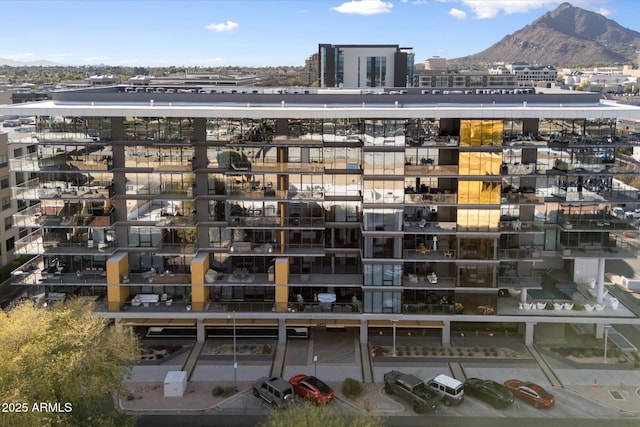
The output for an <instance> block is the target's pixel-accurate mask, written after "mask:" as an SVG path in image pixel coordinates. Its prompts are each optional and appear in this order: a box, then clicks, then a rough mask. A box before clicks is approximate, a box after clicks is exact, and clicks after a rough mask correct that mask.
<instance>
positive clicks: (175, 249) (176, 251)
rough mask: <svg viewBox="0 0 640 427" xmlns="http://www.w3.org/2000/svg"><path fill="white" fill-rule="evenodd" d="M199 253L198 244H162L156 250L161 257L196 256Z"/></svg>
mask: <svg viewBox="0 0 640 427" xmlns="http://www.w3.org/2000/svg"><path fill="white" fill-rule="evenodd" d="M197 251H198V242H197V241H195V242H184V243H175V242H160V244H159V245H158V246H156V248H155V254H156V255H161V256H170V255H173V256H180V255H195V253H196V252H197Z"/></svg>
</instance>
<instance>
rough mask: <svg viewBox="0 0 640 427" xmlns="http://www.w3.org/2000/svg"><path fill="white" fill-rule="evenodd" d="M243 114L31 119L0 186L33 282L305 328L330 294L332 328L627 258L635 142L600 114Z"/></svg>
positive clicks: (374, 68)
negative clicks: (557, 267)
mask: <svg viewBox="0 0 640 427" xmlns="http://www.w3.org/2000/svg"><path fill="white" fill-rule="evenodd" d="M385 67H386V64H385V61H384V58H383V57H369V58H367V70H368V71H367V79H368V82H369V83H371V84H372V85H373V84H375V85H378V86H379V85H384V84H385V78H386V77H385V73H386V71H385ZM196 95H197V94H194V96H196ZM300 96H303V95H300ZM304 96H306V95H304ZM372 96H373V95H372ZM244 105H246V103H245V104H244ZM78 108H79V111H78V114H80V113H82V111H81V110H82V109H81V108H80V107H78ZM141 108H142V107H141ZM243 108H246V113H247V114H246V115H247V116H250V117H243V113H242V111H239V112H237V114H236V113H234V114H233V116H232V117H227V116H226V115H229V114H230V113H229V112H228V111H226V112H225V113H224V114H219V116H217V114H216V112H215V111H214V110H212V111H211V112H210V117H202V113H201V112H197V113H196V112H194V114H193V117H191V116H189V115H187V114H186V113H185V114H184V115H183V116H181V115H180V114H179V113H177V112H176V111H171V114H167V116H171V117H162V115H161V114H158V117H143V116H131V117H128V116H114V117H91V116H88V117H81V116H78V117H66V116H64V117H63V116H50V115H42V116H38V117H37V121H36V123H37V129H36V135H37V138H38V141H37V143H36V144H35V150H33V151H32V152H28V153H25V154H24V155H23V156H20V157H17V158H15V159H12V160H11V170H12V172H13V173H16V174H23V175H24V176H28V177H29V179H25V180H21V181H18V180H16V181H15V182H17V184H16V185H15V186H14V187H12V191H13V196H14V198H15V199H17V200H18V201H20V202H21V203H23V205H24V207H25V209H23V210H21V211H20V212H19V213H18V214H16V215H15V216H14V219H13V222H14V226H16V227H20V228H21V229H24V230H28V231H27V232H25V233H24V234H23V237H22V238H21V239H19V240H17V241H16V243H15V247H16V253H18V254H29V255H34V256H35V257H36V258H34V260H35V261H33V262H34V263H36V265H37V271H38V277H37V278H36V279H35V280H34V282H33V285H34V286H41V287H45V288H46V290H47V291H48V292H65V293H68V294H79V295H89V294H95V295H100V296H106V295H107V293H108V292H111V291H109V290H108V289H107V283H109V287H111V286H113V287H115V288H117V289H118V293H117V294H109V298H110V300H109V303H110V305H109V307H110V310H114V311H115V310H120V309H121V308H122V307H123V306H127V307H128V306H129V305H131V303H132V301H134V300H135V297H136V296H137V295H140V294H155V295H165V294H166V295H169V296H173V297H174V299H175V301H176V302H177V301H178V300H179V301H182V302H183V303H184V304H185V305H186V304H189V307H190V308H191V304H193V309H194V310H198V311H204V310H214V309H222V308H221V307H227V309H229V307H233V309H234V310H236V311H246V312H252V311H260V312H275V313H279V312H289V311H288V310H304V311H310V312H312V313H313V312H314V310H318V308H316V306H317V307H320V303H319V302H317V301H315V298H316V297H317V295H318V294H329V295H331V296H332V297H331V298H334V297H335V300H333V301H332V304H334V305H333V306H330V308H329V310H337V312H340V313H343V312H344V313H354V312H365V313H397V314H401V313H406V314H425V315H428V314H438V315H447V316H448V315H451V316H454V315H456V314H492V313H495V312H496V310H497V309H498V306H499V300H498V294H499V291H500V290H505V289H512V288H516V289H520V290H522V289H539V288H540V287H541V279H540V274H539V272H540V271H541V270H542V268H543V266H544V265H545V262H546V260H545V259H544V257H545V256H546V257H548V258H549V259H552V260H556V258H557V257H561V258H562V259H563V260H564V264H565V265H566V266H567V268H568V269H569V270H570V274H572V275H574V276H575V275H576V274H577V273H576V267H575V266H576V265H578V264H579V263H580V262H584V260H589V259H592V258H594V259H595V258H598V259H613V258H624V257H627V256H635V252H634V249H633V248H631V247H629V246H628V245H626V244H625V243H624V241H622V240H621V239H620V238H619V232H620V231H623V230H626V229H629V230H631V229H632V224H631V222H630V220H629V219H628V218H625V217H624V215H622V216H621V217H618V216H617V214H615V213H614V212H618V210H614V209H615V208H616V207H620V206H622V205H624V204H625V203H627V202H628V200H630V199H633V200H637V199H638V196H637V190H635V189H633V188H631V187H629V186H626V185H624V184H623V183H622V181H620V180H619V179H618V178H619V176H623V175H634V174H636V173H637V171H636V170H635V168H633V167H631V166H630V165H629V164H628V163H626V162H623V161H621V158H620V155H621V154H626V153H628V152H629V151H630V149H631V147H632V145H633V142H632V141H633V137H632V135H631V132H630V131H629V130H628V129H625V128H624V127H623V126H622V127H621V126H619V125H618V124H617V123H616V118H615V116H612V117H611V118H606V119H597V120H587V119H584V118H581V117H580V116H581V115H582V114H583V111H582V110H581V109H579V108H575V109H569V108H567V109H566V111H564V113H563V114H565V115H567V116H570V115H572V114H573V115H575V118H562V119H558V118H555V117H550V118H544V119H540V118H537V117H529V118H521V117H518V118H513V117H508V118H504V119H472V118H468V117H465V116H469V115H471V114H465V112H464V110H463V109H461V110H460V111H459V112H458V113H459V115H460V116H461V117H455V116H453V117H451V116H452V113H448V116H446V117H445V115H444V114H441V112H440V111H436V109H416V110H411V111H410V112H409V113H407V117H405V118H398V117H401V115H399V114H398V113H397V111H398V110H399V108H395V107H393V108H387V110H385V114H388V115H389V116H393V118H391V117H390V118H382V117H381V116H382V114H378V112H376V111H375V110H374V109H371V110H364V111H362V112H359V113H357V114H356V113H354V112H353V111H351V110H349V109H346V112H345V111H343V110H342V109H340V108H333V109H332V108H328V107H327V108H318V109H317V111H316V110H313V109H310V110H304V109H302V108H301V109H297V107H296V108H290V109H289V108H284V107H280V106H279V105H278V108H280V109H281V110H282V111H278V110H275V111H274V110H273V109H267V108H266V107H265V109H264V111H263V110H262V109H261V108H258V107H256V108H251V107H243ZM376 108H378V107H376ZM385 108H386V107H385ZM469 108H473V107H472V106H469ZM353 110H354V111H355V109H353ZM318 111H319V112H318ZM327 111H329V112H330V113H331V114H328V112H327ZM416 111H417V112H416ZM392 113H393V114H392ZM83 114H86V113H83ZM505 114H506V113H505ZM519 114H520V115H522V114H525V113H519ZM536 114H538V113H536ZM205 115H206V114H205ZM260 115H263V116H264V117H260ZM550 115H551V113H550ZM325 116H330V117H325ZM471 116H473V115H471ZM113 263H117V274H115V275H113V276H111V275H109V276H108V277H107V270H108V268H109V265H112V264H113ZM60 278H63V279H64V280H62V281H60V280H58V279H60ZM281 289H284V290H285V291H284V292H281V291H280V290H281ZM298 296H299V297H298ZM300 299H302V300H303V301H304V303H300ZM197 304H200V305H197ZM336 307H338V308H336ZM479 307H484V308H483V309H479ZM326 308H327V307H326V306H322V307H321V308H319V309H320V310H324V309H326ZM489 308H490V309H489Z"/></svg>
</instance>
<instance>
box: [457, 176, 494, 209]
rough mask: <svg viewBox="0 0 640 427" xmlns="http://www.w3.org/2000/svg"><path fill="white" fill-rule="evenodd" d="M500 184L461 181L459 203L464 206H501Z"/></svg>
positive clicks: (459, 183) (459, 184)
mask: <svg viewBox="0 0 640 427" xmlns="http://www.w3.org/2000/svg"><path fill="white" fill-rule="evenodd" d="M500 192H501V185H500V182H496V181H459V182H458V203H460V204H462V205H464V204H499V203H500Z"/></svg>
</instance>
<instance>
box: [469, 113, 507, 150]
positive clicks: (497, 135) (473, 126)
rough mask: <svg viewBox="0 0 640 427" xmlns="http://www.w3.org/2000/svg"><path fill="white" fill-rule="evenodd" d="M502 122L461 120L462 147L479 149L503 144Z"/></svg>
mask: <svg viewBox="0 0 640 427" xmlns="http://www.w3.org/2000/svg"><path fill="white" fill-rule="evenodd" d="M503 132H504V123H503V122H502V120H460V145H461V146H467V147H479V146H481V145H499V144H502V138H503Z"/></svg>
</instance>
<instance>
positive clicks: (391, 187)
mask: <svg viewBox="0 0 640 427" xmlns="http://www.w3.org/2000/svg"><path fill="white" fill-rule="evenodd" d="M362 198H363V201H364V202H365V203H402V202H403V201H404V181H391V180H386V181H383V180H365V181H364V191H363V193H362Z"/></svg>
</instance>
